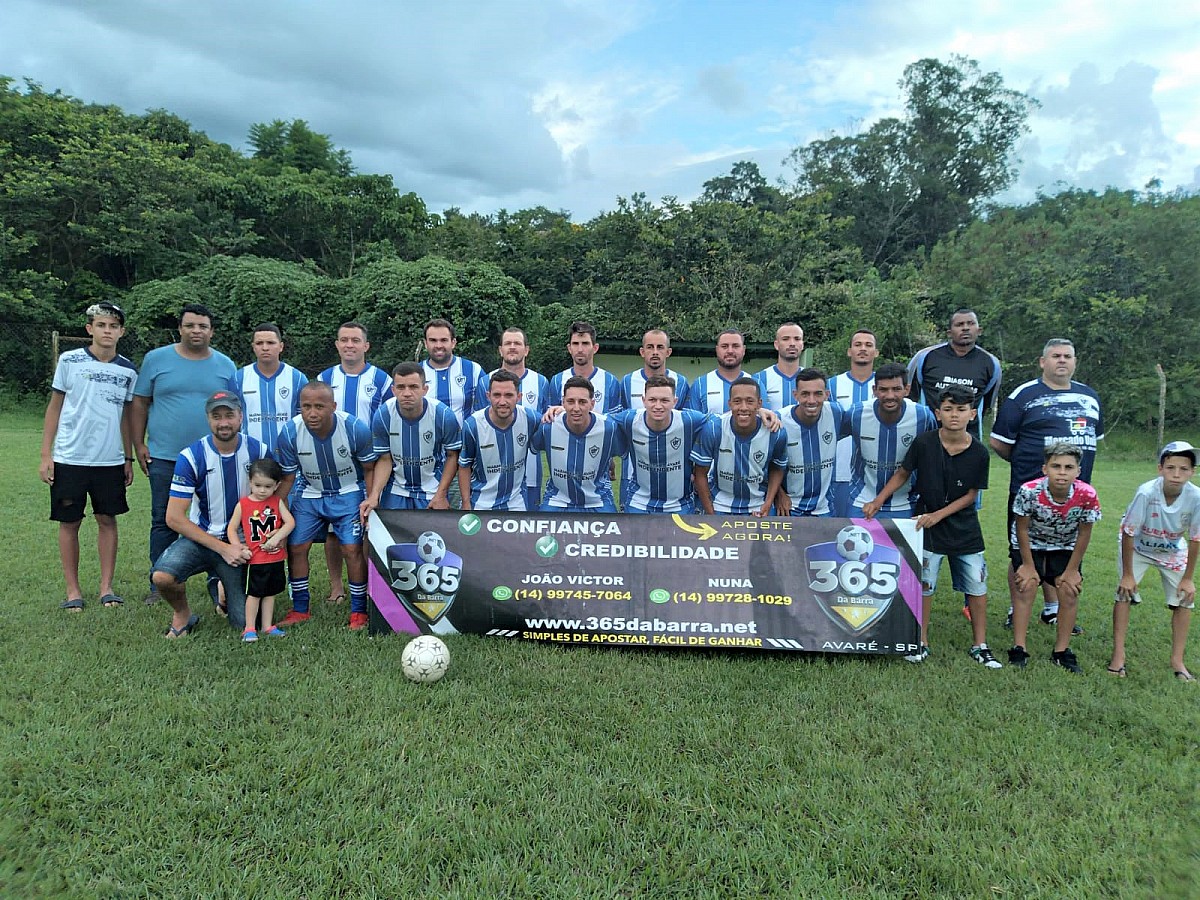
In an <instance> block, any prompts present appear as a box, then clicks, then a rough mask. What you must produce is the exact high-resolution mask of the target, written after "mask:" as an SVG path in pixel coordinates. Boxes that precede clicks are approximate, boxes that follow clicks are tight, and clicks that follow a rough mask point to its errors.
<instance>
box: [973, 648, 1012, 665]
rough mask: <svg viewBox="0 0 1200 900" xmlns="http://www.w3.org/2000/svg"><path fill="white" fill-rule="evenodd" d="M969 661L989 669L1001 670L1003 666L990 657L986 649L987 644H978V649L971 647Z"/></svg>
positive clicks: (990, 653)
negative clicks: (971, 660)
mask: <svg viewBox="0 0 1200 900" xmlns="http://www.w3.org/2000/svg"><path fill="white" fill-rule="evenodd" d="M970 654H971V659H973V660H975V662H977V663H982V664H983V665H984V666H985V667H987V668H989V669H1003V668H1004V664H1003V663H1001V662H1000V660H998V659H996V657H994V656H992V651H991V650H989V649H988V645H987V644H980V645H979V646H978V647H972V648H971V650H970Z"/></svg>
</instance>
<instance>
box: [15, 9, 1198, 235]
mask: <svg viewBox="0 0 1200 900" xmlns="http://www.w3.org/2000/svg"><path fill="white" fill-rule="evenodd" d="M4 7H5V11H4V13H3V15H2V16H0V74H3V75H7V76H9V77H12V78H15V79H17V80H18V82H20V80H21V79H26V78H28V79H30V80H32V81H36V82H38V83H40V84H41V85H42V86H43V87H44V88H45V89H47V90H55V89H58V90H62V91H63V92H64V93H66V94H69V95H71V96H74V97H77V98H79V99H81V100H84V101H87V102H94V103H105V104H116V105H118V106H120V107H122V108H124V109H125V110H126V111H127V112H131V113H140V112H144V111H145V110H147V109H166V110H168V111H170V112H172V113H174V114H176V115H179V116H181V117H182V118H184V119H186V120H187V121H188V122H189V123H191V125H192V127H193V128H195V129H198V130H201V131H204V132H205V133H207V134H208V135H209V137H211V138H213V139H215V140H218V141H222V142H226V143H229V144H231V145H232V146H234V147H237V148H239V149H241V150H243V151H248V150H249V147H248V145H247V142H246V135H247V133H248V131H249V128H250V126H251V125H252V124H254V123H256V122H270V121H273V120H276V119H283V120H292V119H303V120H305V121H306V122H307V123H308V125H309V127H310V128H312V129H313V130H315V131H318V132H321V133H323V134H327V135H329V136H330V137H331V138H332V140H333V142H334V144H335V145H336V146H338V147H341V148H344V149H346V150H348V151H349V153H350V155H351V157H352V160H353V163H354V166H355V169H356V170H357V171H359V172H362V173H379V174H389V175H391V176H392V178H393V180H394V183H395V185H396V186H397V188H399V189H400V190H401V191H402V192H407V191H413V192H415V193H416V194H417V195H418V196H420V197H421V198H422V199H423V200H424V201H425V203H426V205H427V207H428V208H429V210H430V211H431V212H436V213H440V212H442V211H443V210H445V209H447V208H450V207H457V208H459V209H460V210H462V211H463V212H480V213H493V212H495V211H497V210H499V209H508V210H510V211H514V210H518V209H525V208H529V207H534V206H546V207H549V208H550V209H553V210H566V211H568V212H570V213H571V214H572V217H573V219H574V220H575V221H578V222H584V221H587V220H589V219H590V218H592V217H593V216H595V215H597V214H599V213H600V212H603V211H605V210H611V209H613V208H614V207H615V206H616V200H617V198H618V197H629V196H630V195H632V194H634V193H638V192H640V193H644V194H645V195H646V196H647V197H648V198H649V199H650V200H652V201H658V200H660V199H661V198H663V197H666V196H673V197H676V198H678V199H679V200H682V201H688V200H691V199H694V198H695V197H696V196H698V195H699V194H700V193H701V192H702V191H703V186H704V182H705V181H706V180H708V179H710V178H713V177H716V176H718V175H724V174H728V172H729V170H730V169H731V168H732V166H733V164H734V163H735V162H737V161H739V160H751V161H753V162H755V163H757V164H758V166H759V168H760V169H761V171H762V173H763V174H764V175H765V176H766V177H767V178H768V180H769V181H771V182H773V183H774V182H776V181H777V179H779V178H784V179H787V178H789V176H790V175H791V172H790V169H789V168H788V167H787V166H786V165H785V164H784V160H785V158H786V157H787V155H788V153H789V152H790V151H791V150H792V149H793V148H795V147H798V146H803V145H804V144H807V143H808V142H810V141H813V140H819V139H824V138H828V137H831V136H833V135H834V134H840V135H848V134H855V133H858V132H860V131H863V130H865V129H866V128H869V127H870V125H871V124H872V123H873V122H875V121H877V120H878V119H880V118H882V117H885V116H894V115H899V114H900V113H901V112H902V99H903V98H902V96H901V92H900V88H899V86H898V82H899V80H900V78H901V76H902V74H903V71H904V67H905V66H906V65H908V64H909V63H912V62H915V61H916V60H919V59H922V58H927V57H934V58H937V59H941V60H944V61H948V60H949V59H950V57H951V56H952V55H954V54H961V55H964V56H966V57H969V58H971V59H975V60H977V61H978V63H979V66H980V68H981V69H982V70H983V71H985V72H997V73H999V74H1000V76H1001V77H1002V78H1003V80H1004V84H1005V86H1006V87H1009V88H1012V89H1015V90H1018V91H1023V92H1025V93H1027V94H1029V95H1030V96H1032V97H1034V98H1035V99H1037V100H1038V101H1039V102H1040V104H1041V106H1040V108H1039V109H1038V110H1037V111H1036V112H1035V113H1034V114H1033V115H1032V116H1031V118H1030V126H1031V132H1030V134H1029V135H1028V136H1027V137H1026V139H1025V140H1023V141H1022V143H1021V144H1020V145H1019V148H1018V151H1017V157H1018V159H1019V171H1020V175H1019V179H1018V181H1017V183H1016V184H1014V185H1013V187H1012V188H1010V189H1009V190H1008V191H1007V192H1006V193H1005V194H1004V195H1003V196H1002V197H1000V198H999V199H1001V200H1003V201H1005V202H1010V203H1024V202H1027V201H1029V200H1032V199H1033V198H1034V197H1035V196H1036V194H1037V193H1038V192H1039V191H1041V192H1044V193H1055V192H1057V191H1058V190H1061V189H1062V188H1064V187H1076V188H1083V189H1094V190H1104V189H1105V188H1107V187H1116V188H1120V189H1123V190H1128V189H1132V190H1143V189H1145V188H1146V186H1147V184H1148V183H1149V182H1150V181H1151V180H1152V179H1158V180H1159V181H1160V182H1161V185H1162V189H1163V190H1164V191H1173V190H1176V189H1184V190H1188V191H1193V192H1194V191H1198V190H1200V0H1174V2H1172V3H1160V4H1149V3H1147V2H1145V0H1136V2H1135V0H1104V2H1096V0H1073V2H1072V0H1068V2H1057V0H975V2H973V3H962V2H961V0H856V2H838V0H826V2H814V0H788V2H782V0H757V2H756V0H742V2H732V0H710V2H701V0H491V2H488V0H438V2H423V3H417V2H411V0H340V2H330V0H192V2H189V3H183V2H176V0H4Z"/></svg>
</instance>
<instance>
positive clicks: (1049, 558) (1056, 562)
mask: <svg viewBox="0 0 1200 900" xmlns="http://www.w3.org/2000/svg"><path fill="white" fill-rule="evenodd" d="M1072 552H1073V551H1071V550H1034V551H1033V568H1034V571H1036V572H1037V573H1038V578H1040V579H1042V584H1048V585H1050V587H1054V586H1055V585H1056V584H1057V583H1058V578H1059V576H1060V575H1062V573H1063V572H1065V571H1067V564H1068V563H1069V562H1070V561H1071V553H1072ZM1008 556H1009V559H1011V560H1012V567H1013V571H1014V572H1015V571H1017V569H1019V568H1021V551H1020V550H1010V551H1009V552H1008ZM1079 575H1080V577H1082V576H1083V566H1080V567H1079Z"/></svg>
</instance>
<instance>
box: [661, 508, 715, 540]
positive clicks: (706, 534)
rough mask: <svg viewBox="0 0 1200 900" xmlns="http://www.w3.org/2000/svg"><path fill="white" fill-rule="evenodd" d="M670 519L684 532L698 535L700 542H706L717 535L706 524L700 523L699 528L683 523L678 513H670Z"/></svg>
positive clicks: (713, 529)
mask: <svg viewBox="0 0 1200 900" xmlns="http://www.w3.org/2000/svg"><path fill="white" fill-rule="evenodd" d="M671 518H672V519H674V520H675V524H676V525H678V526H679V527H680V528H682V529H683V530H684V531H690V532H691V533H692V534H698V535H700V540H702V541H707V540H708V539H709V538H710V537H712V536H713V535H714V534H716V533H717V529H715V528H713V527H712V526H711V525H709V524H708V523H707V522H701V523H700V525H699V527H697V526H695V525H689V524H688V523H687V522H685V521H683V516H681V515H679V513H672V514H671Z"/></svg>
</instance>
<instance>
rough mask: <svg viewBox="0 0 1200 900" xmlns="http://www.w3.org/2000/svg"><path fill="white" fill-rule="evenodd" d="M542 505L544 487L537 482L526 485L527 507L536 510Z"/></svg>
mask: <svg viewBox="0 0 1200 900" xmlns="http://www.w3.org/2000/svg"><path fill="white" fill-rule="evenodd" d="M541 505H542V489H541V488H540V487H539V486H538V485H535V484H527V485H525V509H526V510H536V509H538V507H540V506H541Z"/></svg>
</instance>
